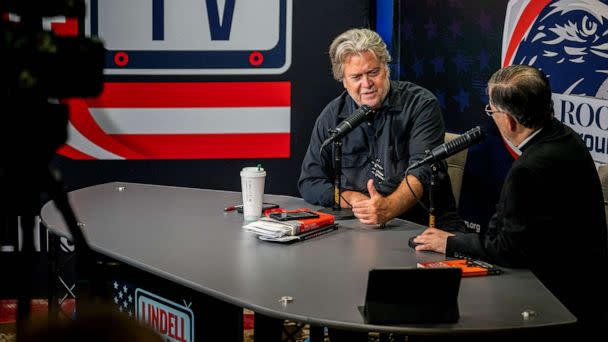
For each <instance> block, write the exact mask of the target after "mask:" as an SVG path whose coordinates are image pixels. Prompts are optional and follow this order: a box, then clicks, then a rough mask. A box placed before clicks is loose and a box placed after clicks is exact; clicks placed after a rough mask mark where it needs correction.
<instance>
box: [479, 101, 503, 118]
mask: <svg viewBox="0 0 608 342" xmlns="http://www.w3.org/2000/svg"><path fill="white" fill-rule="evenodd" d="M483 110H485V111H486V114H487V115H488V116H489V117H492V115H494V113H501V111H499V110H492V107H490V105H489V104H487V105H486V107H485V108H484V109H483Z"/></svg>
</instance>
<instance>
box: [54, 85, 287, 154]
mask: <svg viewBox="0 0 608 342" xmlns="http://www.w3.org/2000/svg"><path fill="white" fill-rule="evenodd" d="M66 103H68V104H69V106H70V122H71V123H72V125H73V127H74V128H75V129H76V130H77V131H78V132H79V133H80V134H81V135H82V136H83V138H84V139H85V142H84V143H83V142H82V139H81V140H74V141H73V142H70V143H71V144H72V145H71V146H65V147H63V148H62V149H60V150H59V151H58V153H60V154H62V155H64V156H66V157H69V158H73V159H91V158H105V155H108V154H107V153H106V154H104V153H103V150H105V151H107V152H109V153H111V154H114V155H116V156H118V157H122V158H125V159H219V158H289V156H290V151H289V149H290V145H289V142H290V133H289V132H279V133H263V132H261V133H221V134H203V133H201V134H177V133H173V132H167V133H166V134H165V133H164V132H163V134H129V133H123V134H108V133H107V132H106V131H104V130H103V129H102V128H101V127H100V126H99V125H98V124H97V122H96V121H95V119H94V118H93V116H92V115H91V113H90V111H89V108H102V109H103V108H123V109H125V108H126V109H129V108H133V109H136V110H139V109H143V110H146V109H155V108H167V117H168V118H170V115H171V109H172V108H205V107H209V108H222V109H223V108H225V109H226V110H237V111H238V110H239V107H249V108H251V107H286V108H289V107H290V106H291V83H290V82H201V83H195V82H192V83H168V82H167V83H141V82H134V83H128V82H126V83H115V82H110V83H106V84H105V87H104V92H103V93H102V95H101V96H100V97H99V98H96V99H87V100H80V99H71V100H68V101H66ZM288 113H289V111H287V112H286V115H289V114H288ZM217 119H218V120H222V117H219V116H218V118H217ZM118 131H121V130H120V129H119V130H118ZM122 132H125V131H124V130H123V131H122ZM86 140H88V141H89V143H90V144H89V143H87V142H86ZM79 141H80V142H79ZM79 144H83V145H82V146H81V145H79ZM87 144H88V145H87ZM91 146H93V147H94V146H97V148H99V150H100V151H102V153H99V152H97V150H95V148H93V149H91Z"/></svg>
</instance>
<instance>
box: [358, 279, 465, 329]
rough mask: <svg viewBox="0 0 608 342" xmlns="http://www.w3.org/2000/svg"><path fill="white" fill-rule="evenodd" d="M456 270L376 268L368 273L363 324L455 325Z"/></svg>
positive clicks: (458, 282)
mask: <svg viewBox="0 0 608 342" xmlns="http://www.w3.org/2000/svg"><path fill="white" fill-rule="evenodd" d="M461 272H462V271H461V270H460V268H376V269H372V270H370V271H369V276H368V279H367V292H366V294H365V305H364V307H363V315H364V318H365V321H366V322H367V323H372V324H400V323H453V322H456V321H458V319H459V318H460V313H459V310H458V292H459V290H460V278H461Z"/></svg>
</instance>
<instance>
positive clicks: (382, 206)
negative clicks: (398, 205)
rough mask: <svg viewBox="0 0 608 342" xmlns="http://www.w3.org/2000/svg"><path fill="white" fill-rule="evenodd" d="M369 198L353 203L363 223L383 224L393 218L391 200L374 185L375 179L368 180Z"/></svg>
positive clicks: (356, 213)
mask: <svg viewBox="0 0 608 342" xmlns="http://www.w3.org/2000/svg"><path fill="white" fill-rule="evenodd" d="M367 191H368V192H369V195H370V197H369V199H367V200H363V201H358V202H355V203H351V204H352V205H353V213H354V214H355V216H356V217H357V218H358V219H359V221H361V223H363V224H382V223H385V222H386V221H388V220H390V219H392V218H393V217H394V216H391V210H390V203H389V200H388V199H387V198H386V197H384V196H382V195H380V194H379V193H378V191H376V188H375V187H374V180H373V179H370V180H368V181H367Z"/></svg>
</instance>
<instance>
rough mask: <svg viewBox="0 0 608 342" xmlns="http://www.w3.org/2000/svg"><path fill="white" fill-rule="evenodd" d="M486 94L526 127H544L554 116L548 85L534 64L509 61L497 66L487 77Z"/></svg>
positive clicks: (545, 77) (493, 102) (545, 78)
mask: <svg viewBox="0 0 608 342" xmlns="http://www.w3.org/2000/svg"><path fill="white" fill-rule="evenodd" d="M488 95H489V97H490V103H492V104H493V105H494V106H496V107H497V108H498V109H500V110H503V111H506V112H509V113H510V114H511V115H512V116H513V117H515V119H517V121H518V122H519V123H520V124H522V125H523V126H525V127H528V128H540V127H543V126H544V125H546V124H547V123H548V122H549V121H550V120H551V118H552V117H553V101H552V100H551V95H552V94H551V85H550V84H549V79H548V78H547V76H546V75H545V74H544V73H543V72H542V71H540V70H539V69H537V68H534V67H531V66H528V65H511V66H508V67H505V68H502V69H500V70H498V71H497V72H495V73H494V75H492V77H491V78H490V81H488Z"/></svg>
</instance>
